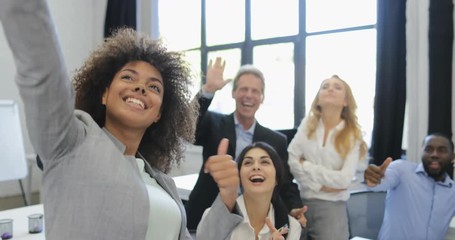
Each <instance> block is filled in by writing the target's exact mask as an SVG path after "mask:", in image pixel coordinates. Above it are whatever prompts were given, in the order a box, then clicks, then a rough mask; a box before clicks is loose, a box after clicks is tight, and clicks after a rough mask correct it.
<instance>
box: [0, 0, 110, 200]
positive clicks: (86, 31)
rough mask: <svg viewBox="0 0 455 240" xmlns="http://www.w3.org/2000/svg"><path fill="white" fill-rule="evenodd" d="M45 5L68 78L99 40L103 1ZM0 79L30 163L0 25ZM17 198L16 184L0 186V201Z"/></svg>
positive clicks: (61, 0) (36, 174) (36, 178)
mask: <svg viewBox="0 0 455 240" xmlns="http://www.w3.org/2000/svg"><path fill="white" fill-rule="evenodd" d="M48 3H49V9H50V11H51V14H52V16H53V19H54V22H55V25H56V29H57V33H58V36H59V39H60V44H61V47H62V51H63V56H64V58H65V64H66V66H67V69H68V74H70V75H72V74H73V72H74V70H75V69H76V68H78V67H79V66H80V65H81V64H82V62H83V61H84V59H85V58H86V57H87V56H88V54H89V52H90V51H91V50H92V49H94V48H95V47H96V45H98V44H99V43H100V42H101V41H102V39H103V31H104V30H103V29H104V17H105V9H106V4H107V0H77V1H72V0H48ZM0 75H1V80H0V99H13V100H16V101H17V102H19V108H20V114H21V116H22V120H21V123H22V130H23V135H24V144H25V151H26V154H27V155H28V156H29V158H30V159H31V160H34V157H33V154H34V150H33V147H32V146H31V144H30V141H29V138H28V133H27V129H26V127H25V121H24V117H23V116H24V113H23V104H22V102H21V100H20V97H19V93H18V90H17V88H16V85H15V83H14V81H13V79H14V75H15V66H14V62H13V58H12V55H11V51H10V50H9V48H8V46H7V44H6V39H5V37H4V35H3V29H2V27H1V25H0ZM0 154H1V153H0ZM0 161H1V159H0ZM32 166H33V168H32V169H33V171H32V174H31V175H32V177H33V179H32V182H33V187H32V191H38V190H39V185H40V184H39V183H40V179H41V172H40V171H39V170H38V169H37V167H36V164H34V163H33V162H32ZM26 187H27V186H26ZM18 194H20V188H19V184H18V182H17V181H6V182H0V197H4V196H11V195H18Z"/></svg>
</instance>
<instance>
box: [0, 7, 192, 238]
mask: <svg viewBox="0 0 455 240" xmlns="http://www.w3.org/2000/svg"><path fill="white" fill-rule="evenodd" d="M0 9H1V10H0V20H1V21H2V25H3V29H4V32H5V34H6V37H7V40H8V42H9V45H10V48H11V50H12V52H13V55H14V58H15V61H16V66H17V69H18V75H17V77H16V82H17V85H18V87H19V90H20V94H21V97H22V100H23V102H24V106H25V113H26V120H27V127H28V131H29V134H30V139H31V142H32V144H33V146H34V148H35V151H36V153H37V154H38V155H39V156H40V158H41V160H42V161H43V164H44V170H43V171H44V172H43V179H42V192H41V196H42V201H43V204H44V211H45V222H46V224H45V226H46V229H45V233H46V239H48V240H53V239H58V240H61V239H189V238H191V237H190V235H189V233H188V231H187V229H186V217H185V211H184V208H183V205H182V202H181V200H180V198H179V196H178V193H177V190H176V187H175V184H174V182H173V180H172V178H170V177H169V176H167V175H166V173H167V172H168V171H169V169H170V167H171V166H173V165H174V164H178V163H179V162H180V159H181V157H182V153H183V150H184V143H185V142H191V141H193V136H194V128H195V121H196V114H197V104H196V105H195V104H194V103H192V102H191V99H190V97H191V96H190V92H189V90H188V84H189V83H190V75H189V68H188V66H187V65H186V63H185V61H184V60H183V57H182V56H181V54H179V53H176V52H171V51H168V50H167V49H166V48H165V47H164V46H163V44H162V43H161V42H160V41H157V40H152V39H150V38H149V37H148V36H146V35H143V34H140V33H137V32H135V31H134V30H131V29H120V30H118V31H117V32H116V33H115V35H114V36H112V37H110V38H107V39H105V41H104V42H103V43H102V44H101V45H100V46H99V47H98V48H97V49H96V50H95V51H93V52H92V53H91V55H90V56H89V58H88V59H87V60H86V61H85V63H84V64H83V66H82V67H81V68H80V69H79V70H77V72H76V75H75V77H74V80H73V83H74V88H75V90H76V94H75V95H74V93H73V90H72V89H73V86H72V85H71V81H70V80H69V79H68V76H67V74H66V69H65V67H64V64H63V63H64V61H63V58H62V54H61V52H60V48H59V43H58V39H57V36H56V33H55V30H54V26H53V23H52V19H51V17H50V14H49V10H48V7H47V4H46V2H45V1H44V0H42V1H22V0H17V1H16V0H14V1H10V0H6V1H2V2H1V4H0Z"/></svg>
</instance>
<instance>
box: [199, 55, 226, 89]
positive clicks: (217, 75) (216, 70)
mask: <svg viewBox="0 0 455 240" xmlns="http://www.w3.org/2000/svg"><path fill="white" fill-rule="evenodd" d="M225 66H226V62H225V61H224V60H223V59H222V58H221V57H217V58H216V59H215V63H213V64H212V60H210V61H209V65H208V67H207V75H206V82H205V84H204V86H203V88H204V91H206V92H209V93H215V92H216V91H218V90H220V89H222V88H223V87H224V86H225V85H226V84H228V83H229V82H231V81H232V80H231V79H224V77H223V73H224V67H225Z"/></svg>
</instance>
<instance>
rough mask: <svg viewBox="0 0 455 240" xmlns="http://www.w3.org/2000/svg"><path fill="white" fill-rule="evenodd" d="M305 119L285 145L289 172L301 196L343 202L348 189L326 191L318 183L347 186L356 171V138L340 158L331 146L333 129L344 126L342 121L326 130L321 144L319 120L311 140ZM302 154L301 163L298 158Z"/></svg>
mask: <svg viewBox="0 0 455 240" xmlns="http://www.w3.org/2000/svg"><path fill="white" fill-rule="evenodd" d="M306 124H307V119H306V118H305V119H304V120H303V121H302V122H301V123H300V126H299V127H298V129H297V133H296V134H295V136H294V138H293V139H292V141H291V143H290V144H289V147H288V152H289V160H288V164H289V167H290V170H291V173H292V174H293V175H294V178H295V179H296V180H297V183H298V184H299V187H300V196H301V197H302V199H322V200H328V201H339V200H342V201H346V200H347V199H349V191H348V190H346V191H341V192H336V193H328V192H323V191H320V189H321V187H322V186H327V187H332V188H338V189H347V188H348V187H349V185H350V184H351V182H352V179H353V177H354V175H355V172H356V170H357V167H358V164H359V163H360V162H361V161H360V160H359V150H360V141H358V140H356V143H355V145H354V148H353V149H351V151H350V152H349V153H348V155H347V156H346V159H344V160H343V159H342V158H341V156H340V154H338V152H337V151H336V149H335V145H334V137H335V134H336V132H338V131H340V130H342V129H343V128H344V125H345V123H344V120H342V121H341V122H340V123H339V124H338V125H337V126H336V127H334V128H333V129H331V130H330V132H329V134H328V136H327V140H326V143H325V145H323V140H324V125H323V123H322V120H319V123H318V126H317V128H316V131H315V133H314V135H313V137H312V138H311V139H308V137H307V127H306ZM301 157H304V158H305V161H304V162H303V164H302V163H301V162H300V158H301Z"/></svg>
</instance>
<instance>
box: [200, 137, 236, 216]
mask: <svg viewBox="0 0 455 240" xmlns="http://www.w3.org/2000/svg"><path fill="white" fill-rule="evenodd" d="M228 146H229V140H228V139H226V138H223V139H222V140H221V142H220V144H219V145H218V154H217V155H214V156H211V157H209V159H208V160H207V162H206V163H205V165H204V171H205V172H206V173H210V174H211V175H212V177H213V179H214V180H215V182H216V183H217V184H218V188H219V189H220V196H221V199H222V200H223V202H224V204H226V207H227V208H228V209H229V210H230V211H232V210H233V209H234V206H235V201H236V199H237V196H238V192H237V191H238V189H239V186H240V177H239V171H238V169H237V163H236V162H235V161H234V160H232V157H231V156H230V155H227V149H228Z"/></svg>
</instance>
